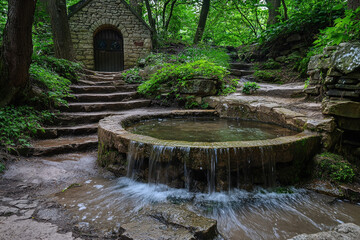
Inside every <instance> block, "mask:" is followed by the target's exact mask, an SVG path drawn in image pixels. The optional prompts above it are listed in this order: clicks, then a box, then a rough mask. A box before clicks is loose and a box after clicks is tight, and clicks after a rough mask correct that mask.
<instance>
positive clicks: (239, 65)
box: [230, 63, 254, 70]
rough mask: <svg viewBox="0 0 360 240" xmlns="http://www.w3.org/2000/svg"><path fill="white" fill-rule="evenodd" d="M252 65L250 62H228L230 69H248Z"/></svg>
mask: <svg viewBox="0 0 360 240" xmlns="http://www.w3.org/2000/svg"><path fill="white" fill-rule="evenodd" d="M252 67H254V65H253V64H251V63H230V68H231V69H232V70H250V69H251V68H252Z"/></svg>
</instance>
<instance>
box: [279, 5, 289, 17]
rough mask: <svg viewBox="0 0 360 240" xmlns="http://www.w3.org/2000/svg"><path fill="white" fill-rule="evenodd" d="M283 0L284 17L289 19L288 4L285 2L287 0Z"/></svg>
mask: <svg viewBox="0 0 360 240" xmlns="http://www.w3.org/2000/svg"><path fill="white" fill-rule="evenodd" d="M281 2H282V5H283V8H284V19H285V20H288V19H289V16H288V10H287V6H286V3H285V0H281Z"/></svg>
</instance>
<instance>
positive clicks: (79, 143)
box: [27, 70, 151, 156]
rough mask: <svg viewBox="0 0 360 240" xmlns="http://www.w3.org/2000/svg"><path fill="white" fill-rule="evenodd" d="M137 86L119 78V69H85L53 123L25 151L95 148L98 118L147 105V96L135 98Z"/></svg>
mask: <svg viewBox="0 0 360 240" xmlns="http://www.w3.org/2000/svg"><path fill="white" fill-rule="evenodd" d="M137 86H138V85H137V84H126V83H125V82H124V81H122V80H121V75H120V73H107V72H95V71H89V70H87V71H86V73H85V75H84V76H83V77H82V78H81V80H79V82H78V84H76V85H72V86H71V90H72V92H73V97H71V98H68V99H67V100H68V106H62V107H61V108H60V110H61V113H59V114H57V119H56V120H55V121H54V125H51V126H47V127H46V128H45V129H44V130H45V132H44V133H41V134H40V135H39V136H38V138H39V139H37V140H34V141H33V142H32V147H31V148H30V149H29V151H28V153H27V154H28V155H33V156H49V155H54V154H61V153H70V152H83V151H87V150H90V149H95V148H96V147H97V144H98V138H97V127H98V121H99V120H100V119H102V118H105V117H107V116H111V115H116V114H121V113H122V112H123V111H125V110H130V109H135V108H144V107H148V106H149V105H150V102H151V101H150V100H147V99H140V98H139V95H138V94H137V92H136V89H137Z"/></svg>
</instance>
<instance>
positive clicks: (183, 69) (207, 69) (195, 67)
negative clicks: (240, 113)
mask: <svg viewBox="0 0 360 240" xmlns="http://www.w3.org/2000/svg"><path fill="white" fill-rule="evenodd" d="M226 75H228V71H227V70H226V68H224V67H221V66H217V65H215V64H214V63H212V62H209V61H206V60H198V61H195V62H190V63H183V64H164V66H163V68H162V69H160V70H158V71H157V72H156V73H155V74H153V75H151V77H150V80H149V81H146V82H144V83H143V84H141V85H140V86H139V88H138V92H139V93H141V94H144V95H149V96H155V95H157V94H158V93H159V90H160V88H161V87H164V86H166V87H168V88H170V89H171V91H170V93H175V94H176V93H178V92H179V91H180V88H181V87H184V86H185V84H186V80H188V79H192V78H193V77H196V76H202V77H208V78H213V79H217V80H219V81H220V82H222V81H223V79H224V77H225V76H226ZM163 85H164V86H163ZM221 91H222V89H220V92H221Z"/></svg>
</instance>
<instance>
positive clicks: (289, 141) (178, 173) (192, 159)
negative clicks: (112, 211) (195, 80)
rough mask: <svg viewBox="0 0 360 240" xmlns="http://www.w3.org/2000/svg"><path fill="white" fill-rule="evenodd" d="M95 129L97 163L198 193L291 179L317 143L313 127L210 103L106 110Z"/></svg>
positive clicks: (121, 173) (302, 169) (298, 175)
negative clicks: (235, 113)
mask: <svg viewBox="0 0 360 240" xmlns="http://www.w3.org/2000/svg"><path fill="white" fill-rule="evenodd" d="M98 135H99V153H98V164H99V165H100V166H102V167H106V168H107V169H109V170H110V171H113V172H114V173H115V174H117V175H118V176H128V177H131V178H134V179H136V180H142V181H145V182H150V183H165V184H168V185H169V186H171V187H178V188H184V187H186V188H188V189H189V190H191V191H203V192H205V191H208V192H213V191H221V190H229V189H230V188H233V187H242V186H247V185H249V184H261V185H266V186H272V185H274V184H275V183H276V182H279V183H281V184H293V183H295V182H296V181H298V180H299V179H300V178H301V177H302V175H303V173H304V172H305V167H306V164H307V162H308V160H310V159H311V158H312V157H313V155H314V154H315V153H316V152H317V150H318V149H319V146H320V137H319V136H318V135H317V134H315V133H310V132H296V131H292V130H289V129H287V128H283V127H281V126H277V125H275V124H266V123H260V122H256V121H254V122H251V121H243V120H236V119H223V118H219V117H218V116H217V112H216V111H212V110H194V111H163V112H157V113H149V112H142V113H136V114H129V115H119V116H111V117H107V118H105V119H103V120H101V121H100V123H99V130H98Z"/></svg>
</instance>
